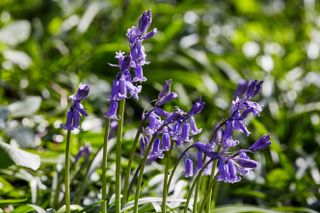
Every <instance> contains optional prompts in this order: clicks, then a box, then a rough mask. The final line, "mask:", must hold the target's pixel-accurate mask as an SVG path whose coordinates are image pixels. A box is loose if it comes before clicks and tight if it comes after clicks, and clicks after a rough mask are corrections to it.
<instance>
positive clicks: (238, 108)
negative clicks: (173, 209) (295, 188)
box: [62, 11, 271, 213]
mask: <svg viewBox="0 0 320 213" xmlns="http://www.w3.org/2000/svg"><path fill="white" fill-rule="evenodd" d="M151 23H152V14H151V11H145V12H144V13H143V14H142V15H141V16H140V19H139V22H138V25H137V26H133V27H131V28H129V29H128V31H127V34H126V37H127V39H128V44H129V48H130V51H129V52H128V53H124V52H121V51H119V52H117V53H116V56H115V58H116V59H117V61H118V64H117V65H114V66H116V67H118V69H119V72H118V73H117V75H116V78H115V80H114V81H113V83H112V91H111V94H110V97H109V109H108V111H107V112H106V113H105V114H104V116H105V118H106V128H105V134H104V143H103V148H102V149H103V161H102V183H101V185H102V202H101V211H102V212H103V213H105V212H107V206H109V205H111V203H109V200H110V197H108V195H107V193H106V190H107V189H106V185H107V184H108V183H107V179H106V167H107V144H108V140H109V139H110V138H111V137H114V136H115V132H114V129H115V127H116V128H117V130H116V131H117V133H116V137H117V143H116V175H115V178H116V186H115V191H114V194H115V205H114V211H115V212H120V211H121V208H122V207H123V205H125V204H126V203H127V202H128V201H129V200H128V198H129V196H128V195H129V193H130V189H132V187H133V186H134V185H135V186H136V194H135V196H134V207H133V208H134V210H133V211H134V212H138V203H139V197H140V193H141V185H142V181H143V173H144V168H145V166H146V164H147V163H148V162H149V163H150V162H152V161H155V160H157V159H162V158H164V156H166V158H167V159H165V160H166V162H167V163H166V166H165V174H164V176H165V178H164V188H163V200H162V212H166V200H167V194H168V192H169V186H170V183H171V179H172V175H173V174H174V172H175V169H176V166H177V165H178V163H179V160H180V159H182V158H184V159H185V177H193V176H194V175H196V174H197V175H198V176H197V177H200V176H201V175H202V173H203V171H204V170H209V172H211V176H212V180H211V181H223V182H226V183H235V182H239V181H240V180H241V176H243V175H246V174H248V173H250V172H251V171H252V170H253V169H254V168H256V167H257V166H258V162H257V161H255V160H253V159H251V158H250V157H249V155H250V154H251V153H255V152H258V151H260V150H263V149H265V148H267V147H268V146H269V145H270V144H271V142H270V135H269V134H266V135H264V136H262V137H261V138H259V139H258V140H257V141H256V142H255V143H254V144H252V145H251V146H250V147H249V148H246V149H244V148H240V149H237V147H238V146H239V144H240V143H239V141H238V140H237V139H236V138H234V132H241V133H243V134H244V135H245V136H249V135H250V131H249V130H248V128H247V126H246V119H247V117H248V116H249V115H253V116H259V115H260V113H261V111H262V106H261V105H260V104H259V103H258V102H255V101H254V100H253V99H254V98H255V96H257V94H258V93H259V92H260V90H261V86H262V83H263V82H262V81H257V80H254V81H250V82H247V81H244V82H241V83H240V84H239V86H238V88H237V90H236V92H235V99H234V100H233V102H232V104H231V108H230V114H229V117H228V118H227V119H226V120H224V121H223V122H221V123H219V124H218V125H217V126H216V127H215V128H214V131H213V133H212V134H211V136H210V138H209V139H208V140H207V141H206V142H203V141H202V142H201V141H196V142H195V136H197V135H199V134H200V133H201V132H202V129H199V128H198V127H197V124H196V120H195V117H196V116H197V115H198V114H200V113H201V112H202V110H203V109H204V107H205V103H204V102H203V101H202V99H201V98H198V99H196V100H195V101H194V103H193V105H192V106H191V108H190V109H189V110H187V111H184V110H182V109H180V108H179V107H178V106H176V107H174V110H173V111H166V110H165V109H164V108H163V106H164V105H165V104H167V103H169V102H171V101H173V100H174V99H176V98H178V95H177V93H175V92H174V91H172V90H171V86H172V80H166V81H165V82H164V84H163V88H162V90H161V91H160V93H159V95H158V97H157V99H156V100H155V101H154V103H153V105H152V107H151V108H150V109H149V110H147V111H145V112H144V113H143V115H142V122H141V126H140V127H139V129H138V131H137V134H136V137H135V140H134V142H133V143H132V149H131V152H130V153H131V156H130V159H129V162H128V167H127V170H126V176H125V177H124V184H121V182H122V180H121V179H122V177H121V170H120V169H121V155H122V154H121V144H122V135H123V123H124V122H123V121H124V119H125V118H124V109H125V108H124V106H125V105H124V104H125V102H124V100H125V99H128V98H134V99H136V100H138V98H139V94H140V93H141V90H142V85H141V83H142V82H145V81H147V78H146V77H145V76H144V74H143V67H144V65H147V64H148V63H149V61H148V60H147V58H146V53H145V49H144V47H143V45H142V44H143V42H144V41H145V40H147V39H150V38H152V37H153V36H154V35H155V34H156V32H157V29H156V28H154V29H152V30H151V31H148V29H149V27H150V25H151ZM132 70H133V71H132ZM88 94H89V86H87V85H85V84H80V86H79V89H78V91H77V93H76V94H75V95H74V96H72V97H71V100H72V105H71V107H70V110H69V112H68V114H67V121H66V124H65V125H63V126H62V128H64V129H66V130H68V137H67V148H66V150H67V151H66V153H67V154H66V179H65V181H66V185H65V188H66V196H65V197H66V212H69V211H70V192H69V185H68V184H69V183H68V181H69V179H68V169H69V168H68V165H69V154H68V152H69V151H68V150H69V147H68V146H70V131H72V130H73V129H75V128H79V123H80V117H81V116H87V112H86V111H85V109H84V107H83V105H82V104H81V103H80V102H81V101H82V100H84V99H85V98H86V97H87V96H88ZM120 106H121V107H120ZM138 144H140V154H141V161H139V162H138V165H139V166H138V168H137V169H136V172H135V174H134V175H133V176H132V178H130V175H131V169H132V162H133V160H134V153H136V151H137V150H136V149H137V146H138ZM183 144H189V146H188V148H186V149H185V151H183V152H182V154H181V156H180V158H179V160H178V161H177V162H174V163H175V167H174V168H173V169H172V168H171V165H170V158H171V155H170V154H171V151H172V150H173V149H174V148H176V147H184V146H182V145H183ZM192 149H193V150H194V149H195V150H196V151H197V160H196V161H197V163H196V165H194V161H193V159H192V158H191V157H190V156H191V154H190V153H189V152H190V151H191V150H192ZM90 152H91V149H90V146H89V145H86V146H85V147H82V148H81V150H80V151H79V152H78V154H77V156H76V161H78V160H79V159H80V158H81V157H85V158H86V159H87V160H88V158H89V155H90ZM213 162H216V164H214V163H213ZM210 163H211V164H210ZM208 165H211V166H208ZM216 168H217V171H216V170H215V169H216ZM170 169H172V173H171V174H170V178H169V173H170V172H169V171H170ZM129 179H131V184H130V186H129ZM199 180H200V179H199V178H196V179H195V181H194V183H193V184H195V183H197V182H199ZM199 183H200V182H199ZM200 184H201V183H200ZM122 185H123V187H122V188H123V190H122V193H121V186H122ZM167 185H168V186H167ZM209 186H210V185H209ZM109 188H110V190H111V189H112V187H109ZM192 189H193V188H192ZM208 190H211V189H210V188H209V189H208ZM210 192H211V191H210ZM109 194H112V192H111V193H109ZM121 194H122V198H121ZM191 194H192V190H191V192H190V193H189V195H188V199H187V204H186V206H185V211H186V209H187V208H188V203H189V201H190V196H191ZM196 195H197V193H195V197H196ZM207 197H211V196H207ZM207 197H206V198H205V199H204V201H203V202H202V204H203V205H205V204H206V202H205V201H206V199H208V198H207ZM121 199H122V203H121ZM195 200H196V199H195ZM203 205H201V207H203ZM206 205H209V207H210V204H208V203H207V204H206ZM196 206H197V205H195V207H194V208H196ZM201 207H200V211H201Z"/></svg>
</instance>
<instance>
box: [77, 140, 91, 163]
mask: <svg viewBox="0 0 320 213" xmlns="http://www.w3.org/2000/svg"><path fill="white" fill-rule="evenodd" d="M90 153H91V146H90V145H89V144H85V145H84V146H82V147H81V148H80V150H79V152H78V154H77V155H76V157H75V160H74V161H75V163H76V162H78V161H79V160H80V158H81V157H85V159H86V161H87V162H88V160H89V157H90Z"/></svg>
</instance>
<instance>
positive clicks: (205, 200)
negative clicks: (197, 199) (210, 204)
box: [199, 177, 217, 212]
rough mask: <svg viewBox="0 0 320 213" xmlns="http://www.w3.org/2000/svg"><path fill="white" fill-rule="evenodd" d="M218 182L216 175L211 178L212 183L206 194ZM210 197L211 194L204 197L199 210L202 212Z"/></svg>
mask: <svg viewBox="0 0 320 213" xmlns="http://www.w3.org/2000/svg"><path fill="white" fill-rule="evenodd" d="M216 182H217V180H216V178H215V177H214V178H213V180H211V182H210V184H209V186H208V189H207V191H206V193H205V194H208V193H209V192H210V191H211V190H212V189H213V187H214V186H215V184H216ZM208 199H209V196H205V197H204V199H203V201H202V203H201V205H200V209H199V212H202V209H203V208H204V205H205V204H206V203H207V201H208Z"/></svg>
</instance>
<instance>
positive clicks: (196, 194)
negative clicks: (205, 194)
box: [193, 180, 201, 213]
mask: <svg viewBox="0 0 320 213" xmlns="http://www.w3.org/2000/svg"><path fill="white" fill-rule="evenodd" d="M200 183H201V180H200V181H198V183H197V185H196V189H195V191H194V198H193V213H197V202H198V191H199V187H200Z"/></svg>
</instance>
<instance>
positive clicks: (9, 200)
mask: <svg viewBox="0 0 320 213" xmlns="http://www.w3.org/2000/svg"><path fill="white" fill-rule="evenodd" d="M26 201H27V198H24V199H5V200H0V205H4V204H14V203H23V202H26Z"/></svg>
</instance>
